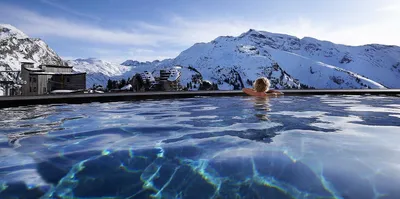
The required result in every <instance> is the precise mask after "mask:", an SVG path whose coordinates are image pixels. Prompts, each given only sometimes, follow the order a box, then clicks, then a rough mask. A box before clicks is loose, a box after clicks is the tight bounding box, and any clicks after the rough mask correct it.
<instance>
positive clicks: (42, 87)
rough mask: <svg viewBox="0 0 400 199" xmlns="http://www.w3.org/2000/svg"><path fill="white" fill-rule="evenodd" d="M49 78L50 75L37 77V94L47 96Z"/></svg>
mask: <svg viewBox="0 0 400 199" xmlns="http://www.w3.org/2000/svg"><path fill="white" fill-rule="evenodd" d="M50 78H51V75H38V83H37V94H38V95H43V94H47V92H48V91H49V89H48V81H49V79H50Z"/></svg>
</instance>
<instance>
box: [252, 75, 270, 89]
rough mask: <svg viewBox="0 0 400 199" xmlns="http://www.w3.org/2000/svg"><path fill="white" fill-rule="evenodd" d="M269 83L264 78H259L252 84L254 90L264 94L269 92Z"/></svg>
mask: <svg viewBox="0 0 400 199" xmlns="http://www.w3.org/2000/svg"><path fill="white" fill-rule="evenodd" d="M270 85H271V83H270V82H269V80H268V79H267V78H265V77H260V78H258V79H257V80H256V81H255V82H254V85H253V86H254V90H256V91H257V92H266V91H268V90H269V86H270Z"/></svg>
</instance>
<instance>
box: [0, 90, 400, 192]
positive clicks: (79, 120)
mask: <svg viewBox="0 0 400 199" xmlns="http://www.w3.org/2000/svg"><path fill="white" fill-rule="evenodd" d="M399 124H400V98H399V97H385V96H302V97H299V96H285V97H279V98H271V99H257V98H253V97H218V98H210V97H205V98H200V97H199V98H188V99H168V100H159V101H155V100H148V101H132V102H116V103H91V104H80V105H76V104H75V105H70V104H59V105H40V106H26V107H18V108H7V109H0V132H1V133H0V198H40V197H42V198H284V199H285V198H344V199H345V198H346V199H347V198H355V199H367V198H400V125H399Z"/></svg>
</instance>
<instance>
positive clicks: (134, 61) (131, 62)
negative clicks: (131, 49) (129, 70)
mask: <svg viewBox="0 0 400 199" xmlns="http://www.w3.org/2000/svg"><path fill="white" fill-rule="evenodd" d="M139 64H140V62H139V61H136V60H131V59H128V60H126V61H124V62H123V63H122V64H121V65H124V66H137V65H139Z"/></svg>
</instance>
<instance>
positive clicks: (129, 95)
mask: <svg viewBox="0 0 400 199" xmlns="http://www.w3.org/2000/svg"><path fill="white" fill-rule="evenodd" d="M282 92H284V93H285V96H288V95H389V96H400V89H362V90H282ZM200 96H213V97H217V96H245V94H244V93H243V92H242V91H184V92H141V93H135V92H126V93H102V94H99V93H96V94H91V93H90V94H89V93H88V94H60V95H40V96H11V97H0V108H6V107H15V106H26V105H37V104H60V103H71V104H80V103H90V102H115V101H133V100H145V99H167V98H191V97H200Z"/></svg>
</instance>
